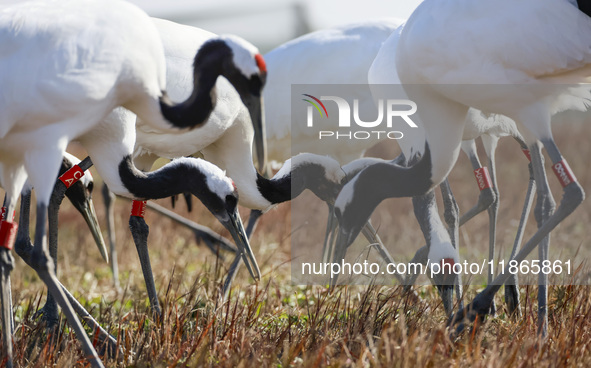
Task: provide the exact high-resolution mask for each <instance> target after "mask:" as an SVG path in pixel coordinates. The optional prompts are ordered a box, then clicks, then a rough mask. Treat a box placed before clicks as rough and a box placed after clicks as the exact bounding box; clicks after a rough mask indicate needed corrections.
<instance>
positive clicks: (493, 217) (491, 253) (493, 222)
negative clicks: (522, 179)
mask: <svg viewBox="0 0 591 368" xmlns="http://www.w3.org/2000/svg"><path fill="white" fill-rule="evenodd" d="M488 167H489V168H490V179H491V181H492V184H493V187H492V190H493V192H494V200H493V202H492V203H491V205H490V206H489V207H488V209H487V212H488V259H489V261H492V260H494V259H495V244H496V239H497V215H498V213H499V198H500V197H499V189H498V185H497V175H496V166H495V156H494V151H493V152H492V153H491V156H490V157H489V158H488ZM493 278H494V274H493V269H492V268H491V265H490V263H489V265H488V279H487V282H488V283H489V284H490V283H491V282H492V281H493ZM490 308H491V311H490V315H491V316H494V315H495V314H496V313H497V306H496V305H495V302H494V300H493V302H492V304H491V306H490Z"/></svg>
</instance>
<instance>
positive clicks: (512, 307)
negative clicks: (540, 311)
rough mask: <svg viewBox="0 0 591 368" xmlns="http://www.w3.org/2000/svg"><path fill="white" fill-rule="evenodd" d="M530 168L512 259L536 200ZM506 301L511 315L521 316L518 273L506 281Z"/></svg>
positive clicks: (531, 168) (534, 185)
mask: <svg viewBox="0 0 591 368" xmlns="http://www.w3.org/2000/svg"><path fill="white" fill-rule="evenodd" d="M529 169H530V170H529V171H530V178H529V183H528V186H527V193H526V194H525V201H524V203H523V210H522V211H521V218H520V219H519V226H518V228H517V234H516V235H515V242H514V243H513V249H512V250H511V259H513V258H515V255H516V254H517V251H518V250H519V247H520V246H521V242H522V240H523V234H524V233H525V224H526V223H527V219H528V217H529V212H530V210H531V206H532V203H533V200H534V191H535V190H536V182H535V180H534V172H533V167H532V165H531V163H530V164H529ZM505 303H507V309H508V311H509V315H510V316H512V318H514V319H516V318H519V317H520V315H521V312H520V310H519V278H518V275H517V273H515V274H512V275H511V277H510V278H509V280H507V282H506V283H505Z"/></svg>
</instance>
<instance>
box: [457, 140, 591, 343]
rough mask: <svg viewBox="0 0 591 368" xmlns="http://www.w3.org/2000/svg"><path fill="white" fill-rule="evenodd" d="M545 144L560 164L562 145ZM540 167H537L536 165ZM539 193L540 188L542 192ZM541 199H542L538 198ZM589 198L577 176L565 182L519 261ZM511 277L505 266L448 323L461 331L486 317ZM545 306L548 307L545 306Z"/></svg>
mask: <svg viewBox="0 0 591 368" xmlns="http://www.w3.org/2000/svg"><path fill="white" fill-rule="evenodd" d="M542 143H544V147H545V148H546V150H547V152H548V154H549V156H550V158H551V159H552V162H553V164H554V165H559V164H560V163H561V162H562V161H563V158H562V155H561V154H560V151H559V150H558V147H557V146H556V144H555V143H554V141H553V140H552V139H549V140H546V141H543V142H542ZM540 157H541V156H540V155H537V154H532V163H533V165H534V175H535V180H536V182H537V183H538V185H540V183H541V182H542V180H543V178H541V177H540V173H539V171H540V169H543V164H542V162H541V160H540ZM536 167H537V168H536ZM563 167H564V165H563ZM538 193H539V191H538ZM538 199H539V198H538ZM584 199H585V192H584V191H583V188H582V187H581V185H580V184H579V183H578V182H577V180H576V178H575V177H574V175H572V178H571V179H570V180H568V181H567V182H565V183H564V187H563V196H562V200H561V202H560V205H559V206H558V208H557V209H556V211H555V212H554V213H553V214H552V215H551V216H550V218H548V220H547V221H545V222H544V223H543V224H542V226H541V227H539V228H538V230H537V231H536V233H535V234H534V235H533V236H532V237H531V238H530V239H529V240H528V241H527V243H526V244H525V245H524V246H523V248H522V249H521V250H520V251H519V252H518V253H517V254H516V255H515V257H514V258H513V260H515V261H516V262H517V263H518V264H519V263H520V262H521V261H523V260H524V259H525V258H526V257H527V255H528V254H529V253H531V251H532V250H533V249H534V248H535V247H536V246H537V245H538V244H540V242H541V241H542V240H544V238H546V236H547V235H548V234H549V233H550V232H551V231H552V230H553V229H554V228H555V227H556V226H557V225H558V224H559V223H560V222H561V221H562V220H564V219H565V218H566V217H567V216H568V215H570V214H571V213H572V212H573V211H574V210H575V209H576V208H577V207H578V206H579V205H580V204H581V202H583V200H584ZM509 277H510V272H509V265H508V264H507V266H506V267H505V269H504V270H503V271H502V273H501V274H500V275H499V276H497V277H496V278H495V279H494V280H493V283H492V284H491V285H488V286H487V287H486V288H485V289H484V290H483V291H481V292H480V293H479V294H478V295H477V296H476V297H475V298H474V300H472V302H471V303H470V304H469V305H468V306H467V307H466V308H464V309H463V310H460V311H458V312H457V313H456V314H455V315H453V316H452V317H451V318H450V319H449V321H448V324H449V325H450V327H455V328H454V333H455V334H457V333H460V332H461V331H463V330H464V328H465V326H466V322H467V321H468V322H473V321H474V320H475V319H476V318H485V317H486V315H487V314H488V311H489V310H490V303H491V301H492V300H493V298H494V295H495V294H496V292H497V291H498V290H499V289H500V287H501V285H503V284H504V283H505V282H507V280H508V279H509ZM544 309H545V308H544ZM538 323H541V324H542V328H540V329H539V331H538V332H539V333H540V334H542V336H543V334H544V332H545V331H544V328H543V325H544V324H546V321H545V320H541V321H539V322H538Z"/></svg>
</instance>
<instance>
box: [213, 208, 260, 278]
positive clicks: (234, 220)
mask: <svg viewBox="0 0 591 368" xmlns="http://www.w3.org/2000/svg"><path fill="white" fill-rule="evenodd" d="M228 215H229V216H230V218H229V220H227V221H222V224H223V225H224V226H225V227H226V229H228V231H229V232H230V234H231V235H232V238H233V239H234V242H235V243H236V246H237V247H238V250H239V251H240V253H241V254H242V260H243V261H244V264H245V265H246V268H248V272H250V275H251V276H252V277H253V278H254V279H255V280H256V281H259V280H260V279H261V271H260V270H259V265H258V264H257V261H256V259H255V257H254V253H253V252H252V249H251V248H250V243H249V242H248V238H247V237H246V231H245V230H244V225H242V220H241V219H240V216H239V215H238V209H235V210H234V212H233V213H228Z"/></svg>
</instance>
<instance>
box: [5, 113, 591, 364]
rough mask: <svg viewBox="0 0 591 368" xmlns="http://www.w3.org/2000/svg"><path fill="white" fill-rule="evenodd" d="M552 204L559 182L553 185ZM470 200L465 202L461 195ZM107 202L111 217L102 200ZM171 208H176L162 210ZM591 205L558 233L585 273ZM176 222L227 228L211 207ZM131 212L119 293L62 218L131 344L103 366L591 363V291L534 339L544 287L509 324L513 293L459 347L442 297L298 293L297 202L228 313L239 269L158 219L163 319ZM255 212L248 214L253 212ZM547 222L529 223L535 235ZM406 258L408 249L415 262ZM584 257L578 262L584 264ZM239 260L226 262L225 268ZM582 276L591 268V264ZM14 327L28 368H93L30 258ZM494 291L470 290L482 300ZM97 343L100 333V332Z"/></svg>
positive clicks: (568, 136) (64, 234)
mask: <svg viewBox="0 0 591 368" xmlns="http://www.w3.org/2000/svg"><path fill="white" fill-rule="evenodd" d="M590 134H591V126H590V125H589V124H588V123H587V124H562V125H556V126H555V135H556V138H557V141H558V143H559V145H560V146H561V148H562V149H563V153H564V155H565V156H566V157H567V158H568V160H569V163H570V164H571V167H572V168H573V170H574V171H575V173H576V174H577V177H578V179H579V181H580V182H581V184H582V185H583V187H584V188H585V189H586V191H587V193H591V170H590V169H589V168H588V159H589V157H590V155H591V148H589V145H588V137H589V136H590ZM517 155H521V154H520V153H519V151H518V149H517V147H516V146H515V144H514V143H513V142H511V141H510V140H505V141H502V142H501V145H500V147H499V152H498V163H499V186H500V191H501V195H502V198H501V209H500V216H499V228H498V236H499V239H498V244H499V246H500V250H499V252H498V254H501V256H502V257H506V255H507V254H508V252H509V250H510V249H509V248H510V246H511V245H512V237H513V236H514V230H515V226H516V219H518V216H519V212H520V208H521V202H522V200H523V197H524V194H525V188H526V180H527V173H526V169H525V166H526V163H525V160H524V159H522V158H521V156H519V158H515V157H516V156H517ZM549 180H550V183H551V185H552V187H553V188H554V193H557V195H560V194H559V193H560V191H559V188H558V187H557V185H556V184H557V182H556V180H555V179H554V178H550V179H549ZM451 184H452V188H453V190H454V192H455V193H456V195H458V201H459V205H460V208H461V210H462V211H466V210H467V209H468V208H469V207H470V206H471V205H472V204H473V203H474V202H475V200H476V198H477V195H478V193H477V188H476V185H475V184H474V179H473V177H472V174H471V170H469V165H468V163H467V161H466V160H465V159H464V158H462V159H461V160H460V162H459V164H458V166H457V167H456V169H454V171H453V173H452V176H451ZM460 194H461V195H460ZM95 201H96V203H95V205H96V207H97V210H98V213H99V216H100V218H101V219H102V218H103V216H104V212H103V206H102V203H101V200H100V196H99V195H98V194H96V195H95ZM160 203H161V204H164V205H167V206H168V205H169V203H168V201H160ZM590 203H591V202H589V200H586V201H585V202H584V203H583V205H581V206H580V207H579V208H578V209H577V211H576V212H575V213H574V214H573V215H571V216H570V217H569V218H568V219H567V220H566V221H565V222H564V223H563V224H562V225H561V226H559V228H558V229H557V230H556V231H555V232H554V233H553V237H552V244H551V247H552V249H553V250H554V251H557V252H558V253H556V254H557V255H560V256H564V255H565V254H567V255H569V256H572V254H571V252H576V251H577V250H579V254H578V255H577V256H576V258H575V259H576V260H577V264H581V262H583V261H584V260H586V256H585V254H587V253H588V250H589V248H590V247H589V234H590V231H589V224H590V221H589V220H590V216H591V204H590ZM179 207H180V208H179V209H177V211H178V212H180V213H182V214H185V215H187V216H190V217H191V218H192V219H193V220H195V221H198V222H200V223H202V224H205V225H208V226H211V227H212V228H214V229H215V230H217V231H221V232H222V233H224V234H225V235H226V236H227V235H228V234H227V233H225V232H224V231H222V229H221V225H219V224H218V223H215V221H214V220H213V219H212V216H211V215H209V214H208V213H206V211H205V210H203V209H202V208H201V207H199V206H198V208H197V209H196V210H195V211H194V212H193V213H191V214H188V213H186V211H185V210H184V207H185V206H184V205H183V204H182V203H181V204H180V206H179ZM385 207H387V208H395V210H394V211H389V212H385V213H381V214H378V215H377V217H376V218H375V221H376V222H377V223H378V225H379V227H380V233H381V234H382V233H383V235H382V237H383V239H384V241H385V242H386V244H388V247H389V248H390V249H391V251H392V252H393V253H396V254H398V253H400V254H401V255H402V256H401V257H403V259H408V257H410V256H412V253H413V252H414V250H415V249H417V248H418V247H419V246H421V245H423V244H424V240H423V239H422V236H421V234H420V232H419V231H418V227H417V225H416V221H415V220H414V217H413V215H412V208H411V205H410V201H409V200H396V201H392V202H386V203H385ZM129 208H130V205H129V203H128V202H126V201H123V200H120V201H118V202H117V210H116V216H117V218H116V222H117V225H118V231H117V234H116V236H117V243H118V249H119V263H120V269H121V288H120V289H119V290H118V289H116V288H114V287H113V285H112V278H111V275H110V269H109V266H108V265H106V264H105V263H104V262H102V260H101V258H100V255H99V253H98V251H97V250H96V247H95V246H94V245H93V244H92V239H91V238H90V236H89V234H88V233H87V231H86V230H85V225H84V223H83V220H82V219H81V217H80V216H79V215H78V214H77V213H76V212H75V211H74V210H73V209H72V207H71V206H70V205H69V204H67V203H65V204H64V207H63V210H62V211H61V215H60V216H61V217H60V258H59V261H58V265H59V271H58V276H59V278H60V280H61V281H62V282H63V283H64V284H65V285H67V287H68V288H69V289H70V290H71V291H72V292H74V294H75V295H76V296H77V297H78V298H79V299H80V301H81V302H82V304H83V305H84V306H85V307H86V308H87V309H89V310H90V312H91V313H92V314H93V315H94V316H95V317H96V318H97V320H98V321H99V322H100V323H101V324H102V325H103V326H104V327H105V328H106V329H107V330H108V331H110V332H111V333H112V334H113V335H114V336H115V337H116V338H117V339H118V340H119V341H120V343H121V346H122V347H123V349H122V351H120V352H119V353H118V354H117V355H116V356H115V357H111V358H107V357H105V358H104V361H105V362H106V365H107V366H113V367H128V366H134V367H135V366H137V367H147V366H152V367H168V366H170V367H175V366H179V367H182V366H189V367H193V366H203V365H209V366H216V367H217V366H222V367H235V366H240V367H248V366H257V367H258V366H261V367H271V366H273V367H287V366H294V367H299V366H314V367H316V366H327V365H328V366H335V367H362V366H374V367H379V366H386V367H392V366H395V367H416V366H419V367H420V366H425V367H448V366H460V367H509V366H519V367H526V366H536V367H555V366H581V367H583V366H591V354H589V349H590V347H589V344H590V342H591V318H590V317H591V292H590V291H591V289H590V288H589V287H588V286H553V287H551V288H550V291H549V299H550V306H549V321H550V326H549V336H548V340H547V342H546V343H543V344H539V341H538V340H537V338H536V326H537V322H536V315H537V310H536V308H537V302H536V300H537V299H536V293H537V288H536V287H535V286H524V287H522V289H521V292H522V308H521V310H522V317H521V318H519V319H518V320H517V321H511V319H510V318H509V317H508V316H507V315H506V311H505V309H504V304H503V302H502V299H501V295H499V296H498V299H497V305H498V306H499V309H500V310H499V313H498V316H497V317H496V318H490V319H488V320H487V321H486V322H485V323H484V325H483V326H481V328H480V329H479V330H478V332H473V333H466V334H465V335H464V336H462V337H461V338H460V339H459V340H458V341H450V339H449V338H448V335H447V333H446V330H445V322H446V316H445V313H444V311H443V308H442V306H441V303H440V301H439V297H438V296H437V292H436V290H435V289H434V288H432V287H431V286H422V287H420V288H418V292H419V295H420V297H421V300H420V301H412V300H410V299H409V298H408V297H406V296H404V295H403V294H402V291H401V290H400V288H398V287H394V288H392V287H365V286H349V287H339V288H337V289H336V290H335V291H334V292H332V293H330V292H329V291H328V290H327V289H326V288H324V287H321V286H293V285H291V282H290V274H291V267H290V258H291V252H290V232H291V227H290V221H291V213H290V207H289V205H282V206H280V207H279V208H277V209H274V210H272V212H271V214H270V215H266V216H264V217H263V219H262V222H261V223H260V225H259V227H258V229H257V232H256V234H255V236H254V238H253V239H252V244H253V247H254V249H255V251H256V253H257V258H258V260H259V264H260V265H261V269H262V272H263V275H264V276H263V279H262V281H261V282H259V283H258V284H255V283H254V282H253V281H252V280H250V278H249V277H248V273H247V272H246V271H245V270H242V271H241V272H240V273H239V276H238V277H237V279H236V280H235V282H234V288H233V292H232V295H231V297H230V299H229V301H228V302H226V303H222V302H220V295H219V287H220V283H221V282H222V280H223V276H224V273H225V271H226V267H227V266H228V265H229V260H228V259H226V260H225V261H224V262H217V261H216V259H215V257H213V256H212V255H211V254H210V253H209V251H208V250H207V249H206V248H205V247H204V246H197V245H196V244H195V242H194V240H193V238H192V235H191V233H190V232H189V231H187V230H186V229H184V228H182V227H179V226H177V225H175V224H173V223H172V222H170V221H169V220H166V219H160V218H159V217H158V216H157V215H155V214H154V213H148V214H147V216H146V221H147V222H148V224H150V225H151V230H150V231H151V232H150V240H149V242H150V251H151V257H152V266H153V269H154V273H155V279H156V284H157V287H158V290H159V297H160V302H161V304H162V306H163V312H164V317H163V320H162V321H156V320H154V319H153V318H152V316H151V314H150V311H149V308H148V301H147V296H146V292H145V286H144V284H143V279H142V274H141V269H140V265H139V261H138V259H137V255H136V251H135V247H134V246H133V242H132V240H131V236H130V234H129V231H128V230H127V219H128V213H129ZM243 215H245V216H246V215H247V211H244V212H243ZM534 229H535V223H534V222H533V221H530V223H529V224H528V234H531V233H533V231H534ZM460 237H461V242H462V243H461V246H462V256H463V257H465V258H467V259H476V258H478V257H481V255H482V254H483V253H482V252H484V250H485V249H486V244H487V218H486V215H484V214H483V215H480V216H478V217H477V218H475V219H474V220H473V222H471V223H469V224H467V225H466V227H465V228H463V229H462V231H461V233H460ZM403 251H406V252H403ZM573 254H574V253H573ZM226 258H228V257H226ZM582 269H583V271H582V272H587V270H588V269H587V267H586V265H585V264H584V265H583V268H582ZM12 285H13V300H14V304H15V314H16V327H17V332H16V336H15V341H14V342H15V360H16V363H17V365H18V366H32V367H49V366H59V367H70V366H85V365H86V364H87V363H86V362H85V361H84V360H83V358H82V355H81V353H80V350H79V347H78V344H77V343H76V342H75V338H74V336H73V334H72V332H71V331H70V330H69V329H68V327H67V324H65V323H64V322H63V321H62V323H61V324H60V328H59V330H58V331H57V332H54V333H52V334H48V333H47V332H46V330H45V329H44V327H43V325H42V324H41V323H40V319H38V318H36V317H35V316H34V312H35V311H36V310H37V309H38V308H39V307H40V306H41V305H42V303H43V302H44V299H45V295H44V293H45V291H44V288H43V285H42V283H41V282H40V281H39V279H38V277H37V276H36V274H35V273H34V272H31V271H30V270H29V269H27V267H26V266H25V265H24V263H23V262H21V261H18V262H17V265H16V268H15V271H14V272H13V277H12ZM481 289H482V285H473V286H469V287H467V290H466V293H467V295H466V299H467V300H469V299H471V298H472V297H473V296H474V295H475V293H476V292H478V291H479V290H481ZM90 333H91V332H90V331H89V334H90Z"/></svg>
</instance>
